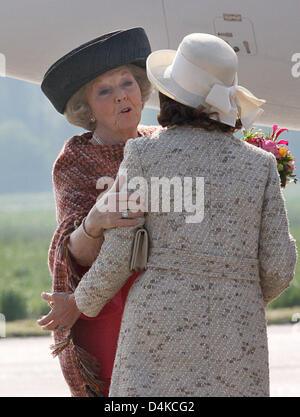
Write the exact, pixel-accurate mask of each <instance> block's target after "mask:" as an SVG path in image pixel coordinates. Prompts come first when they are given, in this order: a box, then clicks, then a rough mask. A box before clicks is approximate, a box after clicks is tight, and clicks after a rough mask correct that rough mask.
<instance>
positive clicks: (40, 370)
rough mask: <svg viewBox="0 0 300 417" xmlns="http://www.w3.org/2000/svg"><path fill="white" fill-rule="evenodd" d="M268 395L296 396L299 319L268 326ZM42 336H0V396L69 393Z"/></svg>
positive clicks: (299, 388) (299, 365)
mask: <svg viewBox="0 0 300 417" xmlns="http://www.w3.org/2000/svg"><path fill="white" fill-rule="evenodd" d="M268 340H269V360H270V395H271V397H300V323H297V324H292V325H281V326H279V325H272V326H269V327H268ZM51 343H52V339H51V337H49V336H45V337H28V338H2V339H0V397H70V392H69V389H68V387H67V385H66V383H65V380H64V378H63V376H62V373H61V370H60V366H59V360H58V358H54V359H53V358H52V356H51V354H50V350H49V345H50V344H51Z"/></svg>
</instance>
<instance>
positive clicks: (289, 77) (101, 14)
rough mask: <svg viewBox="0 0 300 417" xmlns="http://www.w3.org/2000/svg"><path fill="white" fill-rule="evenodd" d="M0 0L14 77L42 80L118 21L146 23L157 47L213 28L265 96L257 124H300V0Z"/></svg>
mask: <svg viewBox="0 0 300 417" xmlns="http://www.w3.org/2000/svg"><path fill="white" fill-rule="evenodd" d="M1 3H2V4H1V8H0V72H1V68H2V73H3V72H4V70H5V74H6V76H8V77H14V78H18V79H22V80H26V81H29V82H33V83H40V82H41V80H42V78H43V75H44V73H45V72H46V70H47V69H48V68H49V67H50V65H52V64H53V63H54V62H55V61H56V60H57V59H59V58H60V57H61V56H63V55H64V54H66V53H67V52H69V51H70V50H71V49H73V48H75V47H77V46H79V45H80V44H82V43H84V42H87V41H89V40H91V39H93V38H96V37H98V36H100V35H102V34H103V33H106V32H111V31H113V30H117V29H127V28H130V27H134V26H142V27H143V28H144V29H145V30H146V33H147V34H148V36H149V39H150V43H151V47H152V50H157V49H177V47H178V44H179V43H180V41H181V40H182V38H183V37H184V36H185V35H187V34H189V33H193V32H205V33H211V34H214V35H217V36H219V37H221V38H223V39H224V40H226V41H227V42H228V43H229V44H230V45H231V46H232V47H233V48H234V49H235V51H236V53H237V55H238V57H239V84H240V85H243V86H245V87H246V88H248V89H249V90H250V91H252V92H253V94H255V95H256V96H257V97H259V98H264V99H266V100H267V103H266V105H264V110H265V112H264V114H263V115H262V116H261V118H260V120H259V124H262V125H266V126H271V125H273V124H274V123H276V124H279V125H280V126H281V127H287V128H289V129H294V130H300V24H299V19H300V0H285V1H282V0H206V1H203V0H128V1H126V2H124V1H121V0H10V1H2V2H1ZM2 75H3V74H2ZM0 81H1V80H0ZM155 97H156V96H154V98H153V99H152V102H151V103H150V105H152V106H155V105H157V101H156V100H157V98H155ZM0 100H1V89H0Z"/></svg>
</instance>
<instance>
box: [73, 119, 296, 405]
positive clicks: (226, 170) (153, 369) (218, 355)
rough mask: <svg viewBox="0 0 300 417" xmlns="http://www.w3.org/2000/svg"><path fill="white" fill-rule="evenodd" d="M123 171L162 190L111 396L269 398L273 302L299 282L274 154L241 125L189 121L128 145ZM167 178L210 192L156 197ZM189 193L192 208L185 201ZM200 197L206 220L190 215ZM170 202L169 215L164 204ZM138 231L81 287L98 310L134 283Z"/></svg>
mask: <svg viewBox="0 0 300 417" xmlns="http://www.w3.org/2000/svg"><path fill="white" fill-rule="evenodd" d="M122 169H126V170H127V180H128V182H129V181H131V180H132V179H133V178H134V179H137V178H143V181H141V183H139V184H141V188H144V187H145V184H147V187H148V191H149V190H150V191H149V192H150V197H149V195H148V197H149V198H148V210H149V211H148V213H147V215H146V216H145V227H146V229H147V230H148V233H149V240H150V245H149V248H150V251H149V258H148V263H147V270H146V271H145V272H144V273H142V274H140V275H139V276H138V278H137V279H136V280H135V281H134V283H133V285H132V286H131V287H130V291H129V293H128V296H127V299H126V304H125V308H124V312H123V317H122V324H121V329H120V334H119V339H118V347H117V353H116V357H115V361H114V369H113V373H112V377H111V384H110V393H109V395H110V396H116V397H118V396H121V397H123V396H126V397H127V396H129V397H137V396H154V397H156V396H169V397H178V396H200V397H206V396H268V395H269V365H268V344H267V331H266V318H265V308H264V307H265V305H266V304H268V303H269V302H270V301H272V300H273V299H274V298H276V297H278V296H279V295H280V293H281V292H282V291H284V290H285V289H286V288H287V287H288V286H289V285H290V283H291V281H292V279H293V277H294V273H295V265H296V260H297V249H296V242H295V239H294V238H293V237H292V235H291V234H290V233H289V224H288V218H287V212H286V207H285V201H284V197H283V195H282V192H281V189H280V178H279V174H278V170H277V167H276V159H275V157H274V155H272V154H271V153H269V152H266V151H264V150H263V149H260V148H257V147H255V146H253V145H250V144H248V143H245V142H244V141H242V140H241V139H238V138H235V137H234V136H233V135H232V134H231V133H222V132H218V131H212V132H208V131H205V130H204V129H200V128H199V129H198V128H192V127H186V126H182V127H174V128H169V129H167V130H165V131H163V132H159V133H158V134H156V133H154V134H153V135H152V136H151V137H150V138H149V137H143V138H138V139H135V140H130V141H128V142H127V144H126V148H125V152H124V159H123V162H122V164H121V166H120V171H121V170H122ZM162 177H164V178H167V179H169V180H170V179H172V180H173V179H175V178H176V179H179V180H180V179H181V184H183V180H185V179H187V178H193V181H194V182H195V178H196V179H197V178H198V177H199V178H203V179H204V187H203V188H204V189H203V194H201V193H200V194H198V192H197V188H196V189H195V187H194V189H193V190H189V189H186V186H185V185H184V186H182V189H183V188H184V190H183V191H184V192H182V189H181V191H180V193H179V192H178V193H177V194H176V195H175V192H170V194H169V193H168V192H167V191H165V192H164V193H159V195H157V193H156V192H155V191H154V192H153V194H152V190H153V188H152V184H153V179H155V178H162ZM144 180H145V181H144ZM182 194H183V195H185V196H186V197H185V200H184V207H183V208H182V210H178V209H177V210H175V209H173V207H174V205H173V203H174V204H175V202H176V203H178V199H180V195H181V196H182ZM168 195H169V197H167V196H168ZM188 196H191V197H193V200H194V201H196V205H195V206H196V207H199V206H200V204H201V202H203V205H204V215H203V217H202V218H201V220H200V221H197V222H195V223H191V222H186V218H190V217H189V216H191V211H194V210H189V205H190V204H189V203H188ZM197 196H199V198H198V197H197ZM167 198H168V199H170V203H171V209H170V210H169V211H168V210H166V211H164V210H163V209H160V210H153V209H152V207H153V206H152V203H153V201H154V202H156V199H157V202H158V203H159V204H157V206H158V207H163V206H162V203H163V202H166V199H167ZM175 200H176V201H175ZM144 201H147V199H146V200H145V197H144ZM178 206H179V205H177V208H178ZM146 207H147V206H146ZM179 207H180V206H179ZM137 228H138V226H133V227H129V228H117V229H111V230H107V231H105V233H104V243H103V245H102V248H101V251H100V253H99V255H98V257H97V259H96V261H95V262H94V263H93V265H92V267H91V268H90V269H89V271H88V273H87V274H85V275H84V277H82V279H81V281H80V283H79V285H78V287H77V288H76V290H75V299H76V303H77V305H78V308H79V309H80V311H82V312H83V313H84V314H86V315H87V316H92V317H94V316H96V315H97V314H98V312H99V311H100V310H101V308H102V307H103V306H104V305H105V304H106V303H107V301H108V300H110V299H111V298H112V297H113V296H114V294H116V292H117V291H118V290H119V289H120V288H121V287H122V286H123V285H124V282H126V280H127V279H128V277H129V275H130V269H129V265H130V258H131V248H132V243H133V239H134V236H135V233H136V230H137Z"/></svg>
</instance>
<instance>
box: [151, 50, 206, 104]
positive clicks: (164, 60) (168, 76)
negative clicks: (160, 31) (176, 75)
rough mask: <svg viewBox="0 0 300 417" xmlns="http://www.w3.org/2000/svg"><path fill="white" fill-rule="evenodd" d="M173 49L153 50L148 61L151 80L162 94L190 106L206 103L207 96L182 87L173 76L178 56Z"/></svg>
mask: <svg viewBox="0 0 300 417" xmlns="http://www.w3.org/2000/svg"><path fill="white" fill-rule="evenodd" d="M176 52H177V51H174V50H172V49H163V50H160V51H155V52H152V53H151V54H150V55H149V56H148V58H147V61H146V70H147V76H148V78H149V81H150V82H151V83H152V84H153V85H154V87H155V88H156V89H157V90H158V91H160V92H161V93H162V94H164V95H166V96H168V97H170V98H171V99H173V100H175V101H178V102H179V103H182V104H184V105H186V106H189V107H195V108H197V107H199V106H202V105H204V101H205V98H204V97H201V96H199V95H197V94H193V93H191V92H189V91H187V90H185V89H184V88H182V87H181V86H180V85H179V84H178V83H177V82H176V81H175V80H174V79H173V78H172V64H173V61H174V58H175V56H176Z"/></svg>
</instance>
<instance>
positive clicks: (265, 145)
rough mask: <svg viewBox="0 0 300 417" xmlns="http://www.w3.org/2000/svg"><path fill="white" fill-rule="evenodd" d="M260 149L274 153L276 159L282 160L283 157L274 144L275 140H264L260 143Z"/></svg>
mask: <svg viewBox="0 0 300 417" xmlns="http://www.w3.org/2000/svg"><path fill="white" fill-rule="evenodd" d="M259 147H260V148H262V149H264V150H265V151H267V152H272V154H273V155H275V157H276V159H280V158H281V155H280V153H279V152H278V148H277V144H276V143H275V142H273V140H269V139H267V140H266V139H262V140H261V141H260V142H259Z"/></svg>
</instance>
